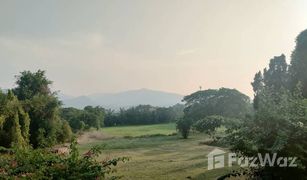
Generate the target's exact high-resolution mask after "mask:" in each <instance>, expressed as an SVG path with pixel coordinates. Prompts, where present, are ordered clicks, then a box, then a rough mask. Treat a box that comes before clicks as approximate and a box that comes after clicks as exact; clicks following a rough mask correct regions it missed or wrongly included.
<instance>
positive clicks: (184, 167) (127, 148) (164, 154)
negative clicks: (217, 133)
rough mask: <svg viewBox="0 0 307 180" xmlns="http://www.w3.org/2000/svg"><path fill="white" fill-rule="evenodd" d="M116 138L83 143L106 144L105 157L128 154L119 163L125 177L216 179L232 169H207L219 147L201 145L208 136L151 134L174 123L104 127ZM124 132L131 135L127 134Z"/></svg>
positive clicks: (169, 130)
mask: <svg viewBox="0 0 307 180" xmlns="http://www.w3.org/2000/svg"><path fill="white" fill-rule="evenodd" d="M102 131H103V132H104V133H108V134H110V135H112V136H116V138H113V139H108V140H103V141H96V142H92V143H89V144H86V145H81V147H80V148H81V150H82V151H85V150H86V149H88V148H89V147H90V146H92V145H97V144H104V145H105V148H106V151H105V152H104V155H103V157H102V158H105V157H109V158H110V157H119V156H128V157H130V158H131V159H130V161H129V162H127V163H124V164H120V165H119V166H117V167H116V170H117V171H118V172H117V175H123V179H186V178H187V177H191V178H192V179H216V177H219V176H221V175H223V174H225V173H227V172H229V171H230V169H227V168H224V169H217V170H211V171H208V170H207V154H208V153H209V152H210V151H211V150H213V149H214V148H215V147H212V146H207V145H201V144H200V142H202V141H204V140H205V138H206V136H205V135H203V134H192V135H191V137H190V138H189V139H187V140H184V139H181V138H180V137H179V136H149V137H137V136H144V135H154V134H165V135H168V134H172V133H174V132H175V125H174V124H162V125H149V126H126V127H114V128H113V127H112V128H104V129H103V130H102ZM124 136H130V138H125V137H124Z"/></svg>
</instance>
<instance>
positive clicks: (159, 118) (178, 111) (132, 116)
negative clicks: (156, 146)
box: [105, 104, 183, 126]
mask: <svg viewBox="0 0 307 180" xmlns="http://www.w3.org/2000/svg"><path fill="white" fill-rule="evenodd" d="M182 116H183V105H180V104H177V105H174V106H172V107H168V108H166V107H153V106H150V105H139V106H136V107H131V108H128V109H120V111H119V112H115V111H112V110H107V111H106V117H105V125H106V126H116V125H145V124H159V123H168V122H174V121H175V120H177V119H179V118H180V117H182Z"/></svg>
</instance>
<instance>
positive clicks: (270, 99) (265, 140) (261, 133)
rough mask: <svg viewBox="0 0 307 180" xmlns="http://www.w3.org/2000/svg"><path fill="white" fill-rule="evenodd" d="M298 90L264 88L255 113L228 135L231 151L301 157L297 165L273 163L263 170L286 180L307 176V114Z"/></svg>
mask: <svg viewBox="0 0 307 180" xmlns="http://www.w3.org/2000/svg"><path fill="white" fill-rule="evenodd" d="M299 91H300V90H296V91H294V92H290V91H289V90H286V89H282V90H280V91H275V90H274V89H273V88H265V89H264V90H263V91H262V92H261V94H259V108H258V109H257V110H256V113H255V116H252V117H250V118H249V119H246V120H245V121H244V123H243V124H242V126H241V127H240V128H238V129H235V130H233V131H232V134H231V135H230V136H229V137H228V138H230V139H229V142H230V143H231V144H232V150H234V151H236V152H239V153H240V154H242V155H244V156H248V157H257V156H258V153H261V154H262V155H263V157H264V155H265V153H269V154H271V155H272V154H273V153H277V154H278V157H298V160H299V161H300V162H299V164H301V166H299V167H298V168H288V169H285V168H284V167H283V168H279V167H276V166H274V167H264V168H263V169H260V170H261V171H262V172H266V173H269V174H271V175H272V174H275V175H276V176H277V177H283V178H286V179H287V178H290V177H291V178H294V177H296V178H302V177H304V176H306V174H305V173H304V172H306V169H305V168H306V167H307V158H306V157H307V151H306V149H307V142H306V138H307V126H306V124H307V117H306V106H305V105H304V102H303V100H302V96H301V94H300V93H299ZM278 157H277V158H278ZM275 165H276V164H275Z"/></svg>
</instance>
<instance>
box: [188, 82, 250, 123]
mask: <svg viewBox="0 0 307 180" xmlns="http://www.w3.org/2000/svg"><path fill="white" fill-rule="evenodd" d="M183 101H185V102H186V105H185V109H184V116H185V117H187V118H190V119H192V120H193V121H197V120H199V119H202V118H205V117H207V116H211V115H220V116H224V117H233V118H240V117H244V116H245V115H246V114H248V113H250V112H251V111H252V109H251V108H252V107H251V103H250V98H249V97H248V96H246V95H244V94H242V93H240V92H239V91H237V90H235V89H227V88H221V89H218V90H215V89H209V90H204V91H197V92H195V93H193V94H191V95H188V96H186V97H184V99H183Z"/></svg>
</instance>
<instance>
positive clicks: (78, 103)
mask: <svg viewBox="0 0 307 180" xmlns="http://www.w3.org/2000/svg"><path fill="white" fill-rule="evenodd" d="M58 97H59V99H60V100H61V101H62V103H63V106H64V107H75V108H79V109H80V108H83V107H85V106H88V105H91V106H98V105H99V106H102V107H104V108H110V109H119V108H128V107H132V106H137V105H140V104H146V105H152V106H160V107H168V106H172V105H175V104H177V103H181V100H182V98H183V96H182V95H179V94H176V93H169V92H163V91H156V90H150V89H138V90H130V91H124V92H119V93H98V94H90V95H87V96H78V97H73V96H68V95H64V94H61V93H59V94H58Z"/></svg>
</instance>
